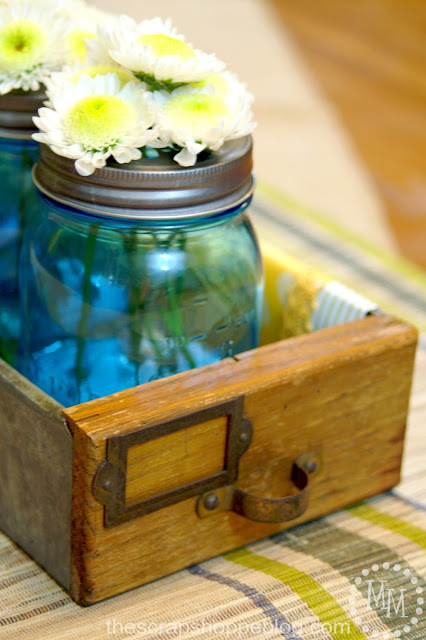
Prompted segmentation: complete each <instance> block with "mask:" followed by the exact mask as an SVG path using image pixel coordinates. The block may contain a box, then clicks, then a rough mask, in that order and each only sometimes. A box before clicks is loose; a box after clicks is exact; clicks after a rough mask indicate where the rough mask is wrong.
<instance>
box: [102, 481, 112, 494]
mask: <svg viewBox="0 0 426 640" xmlns="http://www.w3.org/2000/svg"><path fill="white" fill-rule="evenodd" d="M103 487H104V489H105V490H106V491H111V489H112V482H111V480H105V482H104V484H103Z"/></svg>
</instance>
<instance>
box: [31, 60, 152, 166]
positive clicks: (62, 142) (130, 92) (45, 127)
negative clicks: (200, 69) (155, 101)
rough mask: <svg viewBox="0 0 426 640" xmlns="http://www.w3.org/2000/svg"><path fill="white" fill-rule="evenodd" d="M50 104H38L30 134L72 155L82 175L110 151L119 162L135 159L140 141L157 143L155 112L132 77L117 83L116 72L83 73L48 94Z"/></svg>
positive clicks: (60, 151)
mask: <svg viewBox="0 0 426 640" xmlns="http://www.w3.org/2000/svg"><path fill="white" fill-rule="evenodd" d="M50 100H51V105H52V108H48V107H42V108H41V109H39V116H38V117H36V118H34V123H35V124H36V126H37V127H38V128H39V129H40V133H36V134H34V135H33V138H34V140H37V141H38V142H43V143H45V144H48V145H49V146H50V148H51V149H52V150H53V151H54V152H55V153H57V154H59V155H61V156H65V157H66V158H72V159H73V160H76V162H75V168H76V170H77V172H78V173H79V174H80V175H82V176H88V175H91V174H92V173H93V172H94V171H95V170H96V169H100V168H102V167H104V166H105V165H106V162H107V159H108V158H109V157H110V156H112V157H113V158H114V159H115V160H116V162H118V163H120V164H124V163H127V162H130V161H131V160H138V159H139V158H140V157H141V156H142V154H141V151H140V147H143V146H144V145H146V144H148V143H149V145H150V146H157V145H156V140H157V130H156V128H155V127H154V128H152V125H153V124H154V112H153V110H152V109H151V108H150V106H149V103H148V101H147V100H146V97H145V92H144V91H143V90H142V89H141V88H140V86H137V85H135V84H134V83H133V82H129V83H127V84H126V85H125V86H124V87H122V86H121V84H120V80H119V78H118V76H117V74H115V73H111V74H107V75H96V76H95V77H94V78H91V77H90V76H89V75H82V76H80V77H79V78H78V80H77V82H68V83H66V84H64V86H63V87H62V91H55V92H53V93H52V95H51V97H50Z"/></svg>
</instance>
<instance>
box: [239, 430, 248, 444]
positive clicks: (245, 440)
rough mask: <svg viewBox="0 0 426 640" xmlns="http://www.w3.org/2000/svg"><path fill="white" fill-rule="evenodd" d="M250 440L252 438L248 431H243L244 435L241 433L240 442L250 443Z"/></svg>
mask: <svg viewBox="0 0 426 640" xmlns="http://www.w3.org/2000/svg"><path fill="white" fill-rule="evenodd" d="M249 438H250V436H249V434H248V433H247V431H243V432H242V433H240V442H248V441H249Z"/></svg>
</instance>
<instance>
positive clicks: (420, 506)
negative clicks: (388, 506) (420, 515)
mask: <svg viewBox="0 0 426 640" xmlns="http://www.w3.org/2000/svg"><path fill="white" fill-rule="evenodd" d="M388 495H390V496H392V498H395V499H396V500H400V502H404V503H405V504H408V506H410V507H413V509H418V510H419V511H425V512H426V505H425V504H422V503H421V502H417V500H411V498H406V497H405V496H400V495H399V494H398V493H395V492H394V491H390V492H389V494H388ZM402 519H404V518H402Z"/></svg>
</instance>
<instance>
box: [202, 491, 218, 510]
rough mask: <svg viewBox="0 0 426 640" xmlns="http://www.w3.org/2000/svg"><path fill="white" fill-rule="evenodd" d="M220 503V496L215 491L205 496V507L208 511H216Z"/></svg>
mask: <svg viewBox="0 0 426 640" xmlns="http://www.w3.org/2000/svg"><path fill="white" fill-rule="evenodd" d="M219 504H220V500H219V497H218V496H217V495H216V494H215V493H209V495H208V496H206V497H205V498H204V507H205V508H206V509H208V511H214V510H215V509H217V508H218V506H219Z"/></svg>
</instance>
